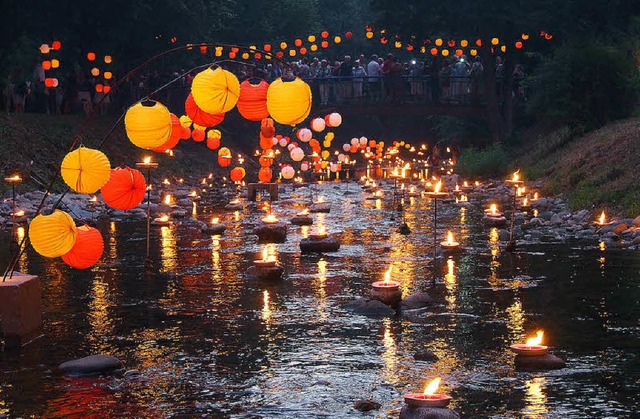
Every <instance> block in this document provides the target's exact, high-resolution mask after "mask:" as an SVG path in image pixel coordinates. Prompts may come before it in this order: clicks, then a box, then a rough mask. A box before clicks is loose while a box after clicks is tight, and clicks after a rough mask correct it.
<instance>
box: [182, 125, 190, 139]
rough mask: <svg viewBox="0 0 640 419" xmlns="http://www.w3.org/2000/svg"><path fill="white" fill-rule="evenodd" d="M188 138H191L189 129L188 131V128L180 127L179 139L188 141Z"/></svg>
mask: <svg viewBox="0 0 640 419" xmlns="http://www.w3.org/2000/svg"><path fill="white" fill-rule="evenodd" d="M189 138H191V129H189V127H181V128H180V139H181V140H188V139H189Z"/></svg>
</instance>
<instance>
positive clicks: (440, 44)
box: [435, 38, 442, 47]
mask: <svg viewBox="0 0 640 419" xmlns="http://www.w3.org/2000/svg"><path fill="white" fill-rule="evenodd" d="M435 44H436V46H437V47H441V46H442V39H440V38H438V39H436V42H435Z"/></svg>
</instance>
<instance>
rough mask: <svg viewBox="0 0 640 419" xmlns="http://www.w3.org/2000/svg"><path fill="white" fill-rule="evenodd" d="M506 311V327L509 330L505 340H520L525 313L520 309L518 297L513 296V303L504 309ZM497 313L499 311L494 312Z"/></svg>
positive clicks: (520, 304) (520, 303)
mask: <svg viewBox="0 0 640 419" xmlns="http://www.w3.org/2000/svg"><path fill="white" fill-rule="evenodd" d="M506 313H507V318H506V321H507V329H508V330H509V336H508V338H507V339H505V342H506V343H508V342H520V341H522V336H523V333H524V318H525V313H524V310H523V309H522V302H521V301H520V298H519V297H515V298H514V300H513V304H511V306H510V307H507V309H506ZM496 314H497V315H499V313H496Z"/></svg>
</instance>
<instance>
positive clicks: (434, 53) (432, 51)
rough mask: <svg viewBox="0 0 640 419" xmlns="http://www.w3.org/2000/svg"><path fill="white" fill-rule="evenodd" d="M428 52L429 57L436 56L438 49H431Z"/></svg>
mask: <svg viewBox="0 0 640 419" xmlns="http://www.w3.org/2000/svg"><path fill="white" fill-rule="evenodd" d="M429 52H430V53H431V55H438V48H431V49H430V50H429Z"/></svg>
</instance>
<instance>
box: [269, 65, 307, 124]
mask: <svg viewBox="0 0 640 419" xmlns="http://www.w3.org/2000/svg"><path fill="white" fill-rule="evenodd" d="M267 108H268V109H269V114H270V115H271V117H272V118H273V119H274V120H276V121H277V122H278V123H280V124H283V125H296V124H299V123H300V122H302V121H304V120H305V119H306V117H307V116H309V112H310V111H311V88H310V87H309V85H308V84H307V83H305V82H304V81H302V80H301V79H300V78H298V77H296V78H295V80H293V81H283V80H282V78H278V79H277V80H276V81H274V82H273V83H271V85H270V86H269V90H268V91H267Z"/></svg>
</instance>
